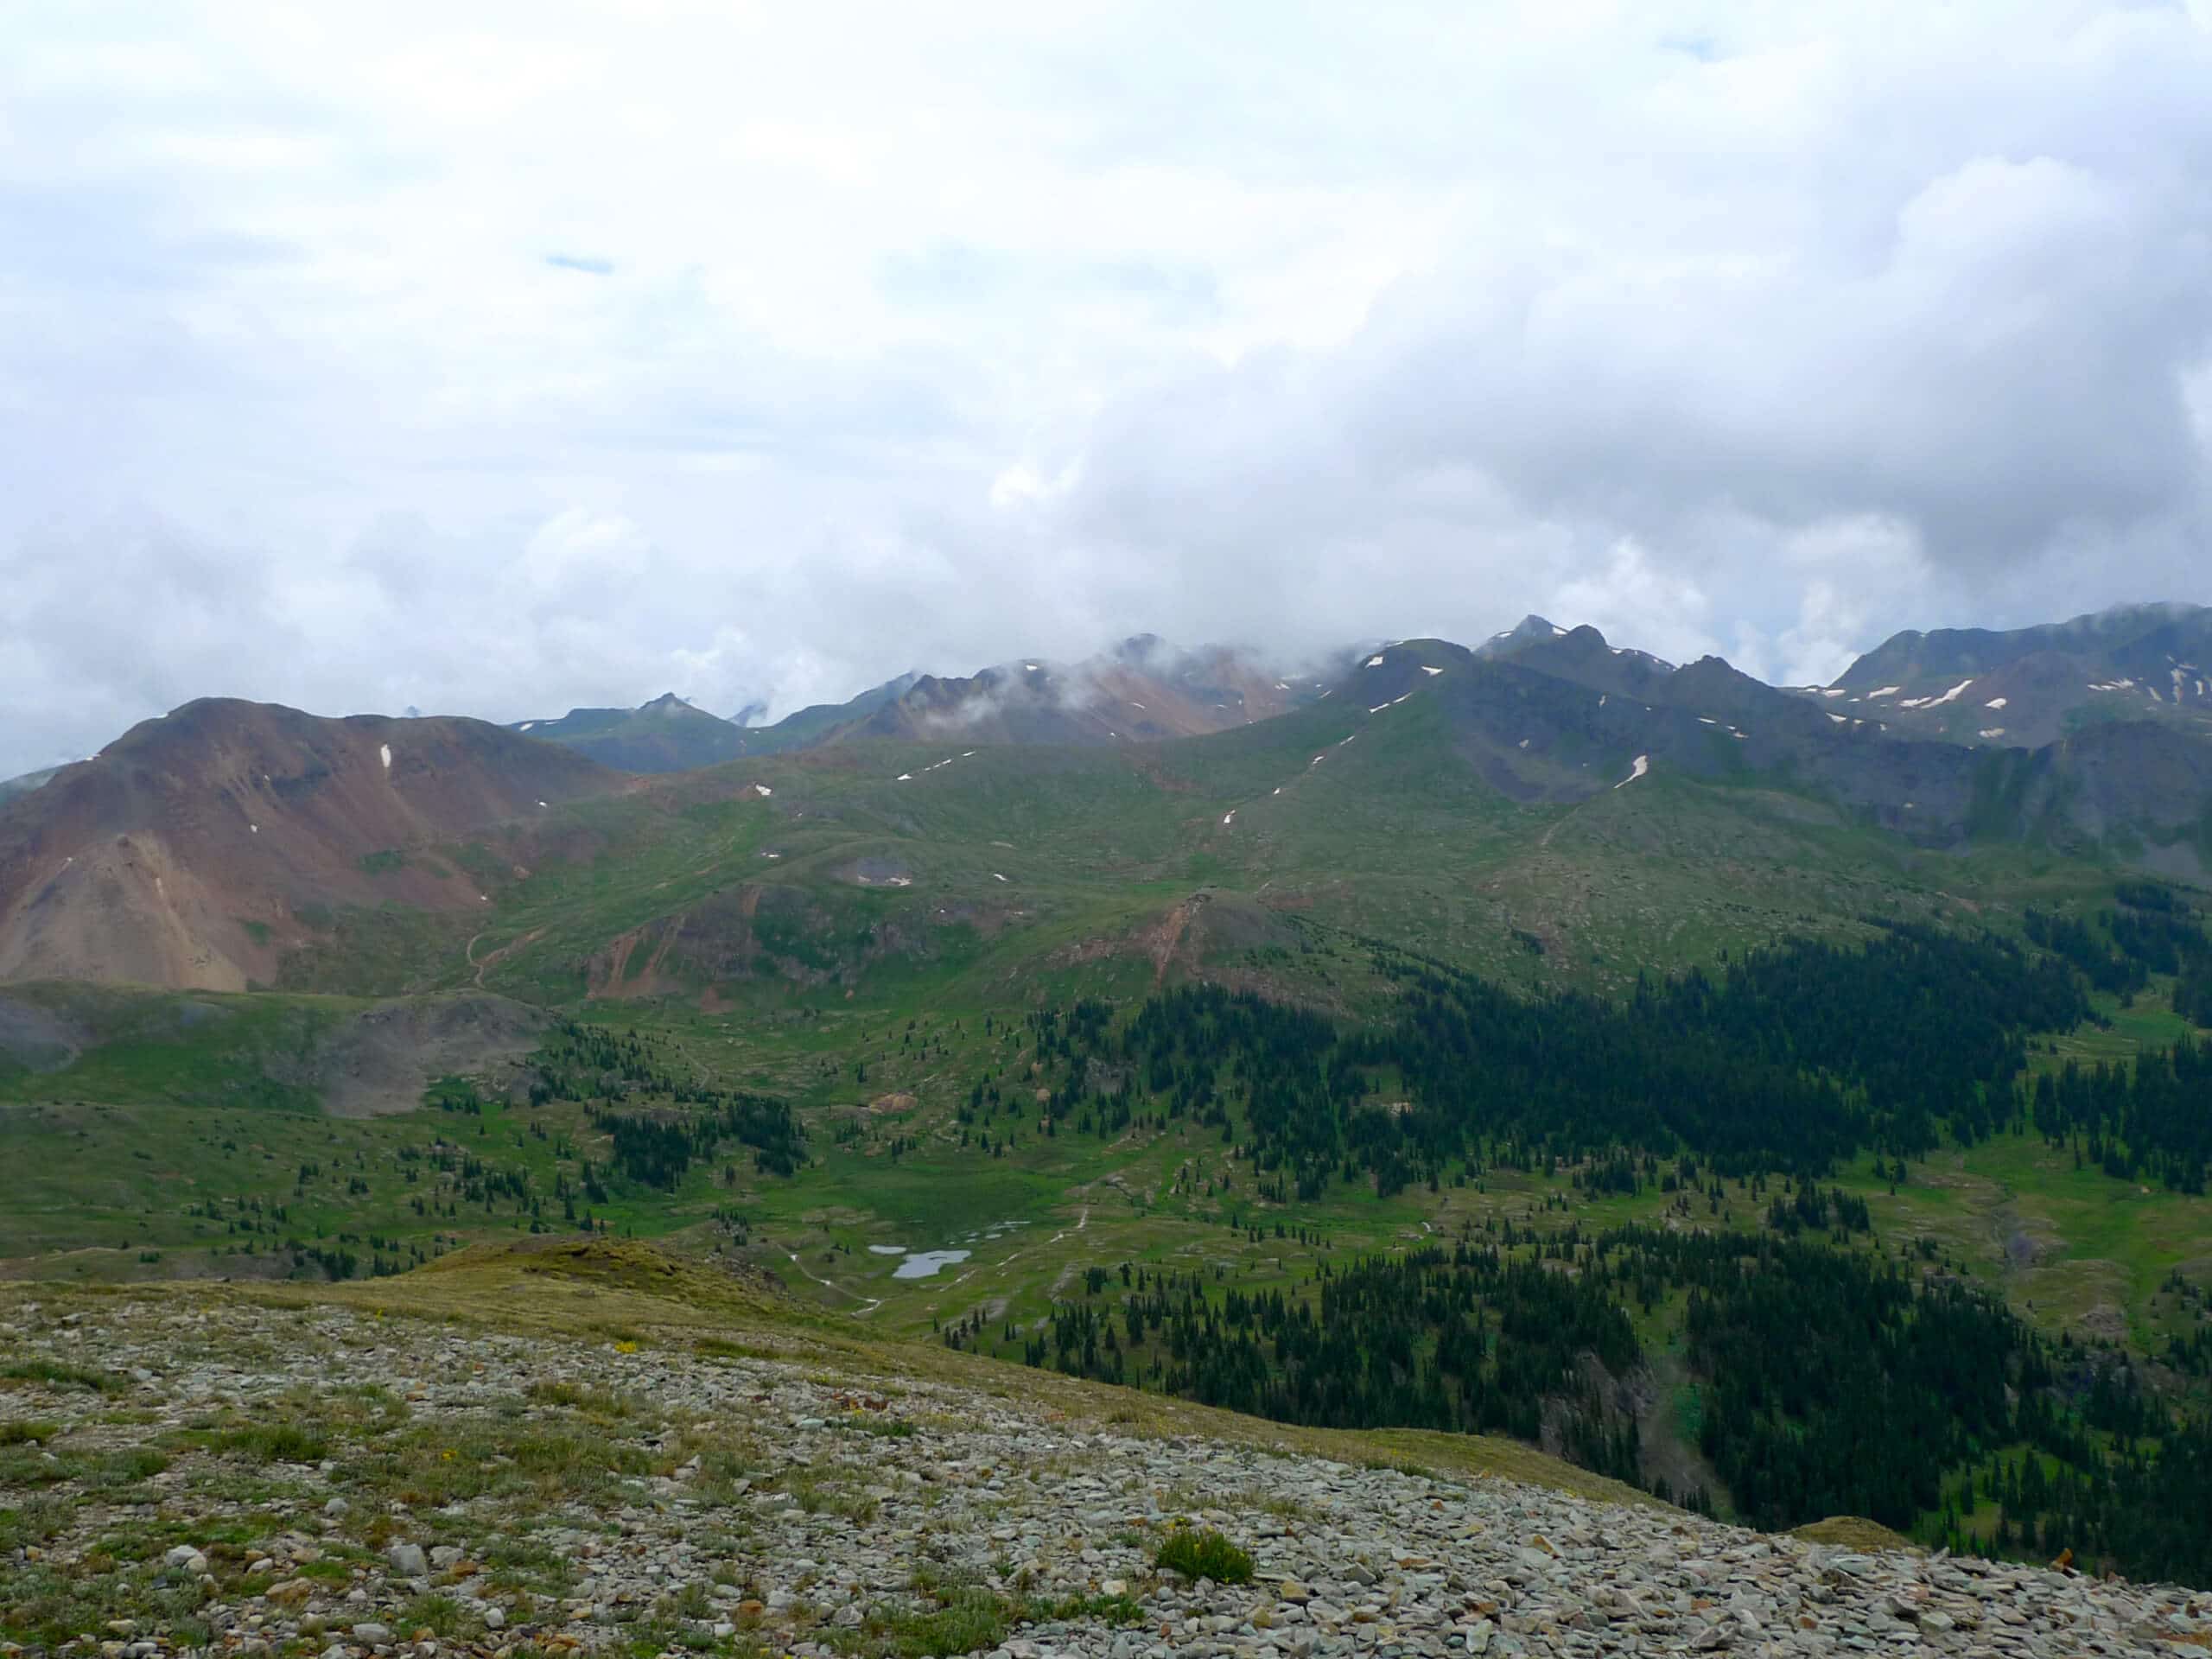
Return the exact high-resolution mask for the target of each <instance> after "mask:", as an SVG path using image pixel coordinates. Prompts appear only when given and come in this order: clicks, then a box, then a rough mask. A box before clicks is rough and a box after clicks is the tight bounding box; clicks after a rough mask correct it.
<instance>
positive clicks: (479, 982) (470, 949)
mask: <svg viewBox="0 0 2212 1659" xmlns="http://www.w3.org/2000/svg"><path fill="white" fill-rule="evenodd" d="M483 937H484V935H483V933H482V931H477V932H474V933H472V934H470V935H469V936H468V943H467V944H466V945H465V946H463V947H462V949H461V956H462V957H464V958H465V959H466V960H467V963H468V965H469V966H470V967H471V968H474V969H475V970H476V988H477V989H479V990H482V989H483V988H484V970H485V969H487V968H490V967H492V966H493V965H494V964H496V963H498V962H499V960H500V958H502V957H505V956H507V955H509V954H511V953H512V952H513V951H516V950H521V949H522V947H523V946H524V945H525V944H536V943H537V941H538V940H540V939H542V938H544V937H545V930H544V929H543V928H542V927H533V928H532V929H531V930H530V931H529V932H527V933H522V934H518V935H517V936H516V937H515V938H512V939H509V940H508V941H507V942H506V943H505V944H503V945H501V946H500V947H499V949H498V950H494V951H493V952H492V953H491V954H490V955H489V956H487V957H485V958H484V960H483V961H481V962H479V961H477V960H476V941H477V940H479V939H480V938H483Z"/></svg>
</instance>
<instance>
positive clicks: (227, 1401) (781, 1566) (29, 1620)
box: [0, 1298, 2212, 1659]
mask: <svg viewBox="0 0 2212 1659" xmlns="http://www.w3.org/2000/svg"><path fill="white" fill-rule="evenodd" d="M702 1349H704V1350H705V1351H701V1350H702ZM0 1379H3V1380H0V1510H4V1511H5V1512H6V1513H5V1514H4V1515H0V1632H5V1633H6V1634H7V1635H8V1636H9V1637H10V1638H12V1639H11V1640H10V1641H9V1642H8V1643H5V1645H4V1648H0V1651H5V1652H8V1653H11V1654H13V1653H25V1652H32V1651H37V1650H45V1651H48V1652H71V1653H76V1654H79V1655H89V1654H91V1653H92V1652H93V1651H95V1650H97V1651H98V1652H99V1654H100V1655H101V1656H103V1659H154V1656H157V1655H162V1654H166V1653H169V1652H172V1651H181V1650H187V1649H192V1650H206V1651H209V1652H215V1653H225V1654H238V1655H251V1656H259V1655H265V1654H273V1653H283V1654H301V1655H308V1654H312V1655H320V1656H321V1659H359V1656H363V1655H374V1656H410V1655H411V1656H420V1659H436V1656H442V1655H449V1654H458V1653H461V1652H468V1653H474V1654H479V1655H482V1654H493V1653H496V1654H500V1655H509V1654H522V1653H532V1652H535V1653H558V1652H563V1651H566V1650H571V1649H584V1650H586V1651H588V1652H592V1653H601V1652H605V1653H620V1654H626V1655H636V1656H639V1659H652V1656H654V1655H658V1654H670V1655H673V1654H677V1653H683V1652H686V1651H690V1652H723V1653H730V1654H780V1655H794V1656H799V1659H817V1656H818V1659H828V1656H833V1655H849V1656H860V1659H890V1656H899V1659H924V1656H930V1655H938V1654H951V1653H961V1652H970V1651H980V1652H988V1653H992V1654H995V1655H998V1656H1002V1659H1043V1656H1046V1655H1052V1654H1084V1655H1101V1656H1112V1659H1140V1656H1141V1659H1160V1656H1165V1655H1168V1654H1199V1655H1268V1654H1271V1653H1282V1654H1288V1655H1294V1656H1300V1659H1306V1656H1313V1655H1361V1656H1369V1655H1372V1656H1377V1659H1389V1656H1398V1655H1407V1656H1411V1655H1429V1656H1446V1655H1456V1654H1467V1655H1482V1654H1490V1655H1513V1654H1609V1653H1647V1652H1649V1653H1679V1652H1700V1653H1701V1652H1718V1653H1727V1654H1743V1655H1753V1654H1891V1653H1894V1654H1904V1653H1917V1652H1933V1653H1955V1654H1962V1655H2037V1656H2042V1655H2050V1656H2060V1655H2077V1654H2134V1653H2164V1654H2169V1655H2171V1654H2175V1653H2179V1652H2185V1651H2188V1650H2189V1649H2190V1647H2198V1648H2201V1647H2204V1646H2207V1645H2212V1595H2206V1594H2203V1593H2201V1592H2189V1591H2182V1590H2176V1589H2171V1588H2166V1587H2158V1586H2141V1585H2130V1584H2120V1583H2098V1582H2093V1581H2090V1580H2086V1579H2083V1578H2082V1577H2079V1576H2075V1575H2072V1574H2069V1573H2062V1572H2056V1571H2044V1570H2037V1569H2030V1568H2024V1567H2013V1566H1995V1565H1991V1564H1988V1563H1986V1562H1982V1561H1978V1560H1957V1559H1952V1560H1946V1559H1942V1558H1941V1557H1927V1556H1923V1555H1920V1554H1912V1553H1907V1552H1902V1551H1897V1552H1886V1553H1880V1554H1859V1553H1853V1552H1847V1551H1843V1550H1839V1549H1835V1548H1823V1547H1821V1546H1818V1545H1812V1544H1807V1543H1804V1542H1802V1541H1798V1540H1796V1539H1792V1538H1786V1537H1770V1536H1767V1535H1762V1534H1758V1533H1751V1532H1745V1531H1741V1530H1738V1529H1732V1528H1728V1527H1724V1526H1718V1525H1714V1524H1712V1523H1709V1522H1704V1521H1700V1520H1698V1519H1696V1518H1694V1517H1692V1516H1686V1515H1681V1514H1677V1513H1675V1512H1673V1511H1671V1510H1659V1509H1651V1508H1630V1507H1620V1506H1612V1505H1607V1504H1602V1503H1591V1502H1587V1501H1585V1500H1582V1499H1580V1498H1576V1497H1569V1496H1566V1495H1563V1494H1560V1493H1556V1492H1553V1491H1545V1490H1541V1489H1538V1488H1535V1487H1529V1486H1522V1485H1516V1484H1510V1483H1508V1482H1504V1481H1494V1480H1479V1479H1478V1480H1475V1481H1473V1482H1471V1483H1468V1484H1455V1483H1449V1482H1445V1481H1440V1480H1438V1479H1433V1478H1427V1477H1425V1476H1421V1475H1417V1474H1409V1473H1405V1472H1401V1471H1397V1470H1395V1469H1390V1468H1381V1467H1354V1466H1351V1465H1345V1464H1342V1463H1332V1462H1327V1461H1321V1460H1318V1459H1312V1458H1306V1457H1296V1456H1285V1455H1275V1454H1271V1453H1268V1452H1260V1451H1255V1450H1254V1449H1251V1448H1249V1447H1246V1446H1227V1445H1223V1444H1218V1443H1214V1442H1210V1441H1206V1440H1191V1439H1184V1440H1159V1439H1153V1438H1146V1437H1143V1436H1141V1435H1139V1434H1138V1433H1135V1432H1134V1431H1133V1430H1132V1429H1129V1428H1128V1427H1114V1426H1112V1425H1110V1424H1109V1425H1107V1426H1105V1427H1101V1426H1100V1425H1097V1424H1096V1423H1092V1422H1090V1421H1084V1420H1079V1419H1075V1418H1070V1417H1067V1416H1065V1415H1063V1414H1060V1413H1058V1412H1056V1411H1053V1410H1052V1409H1050V1408H1040V1407H1039V1406H1037V1405H1035V1404H1033V1403H1025V1402H1019V1401H1016V1400H1013V1399H1010V1398H1001V1397H999V1396H997V1395H993V1394H990V1393H988V1392H982V1391H978V1390H976V1389H963V1388H959V1387H954V1386H948V1385H945V1384H943V1383H929V1382H914V1383H906V1384H902V1385H899V1386H898V1387H896V1388H892V1387H887V1386H885V1385H881V1384H876V1385H874V1386H873V1387H865V1386H864V1387H854V1386H850V1385H849V1384H848V1383H845V1382H842V1381H840V1380H839V1379H838V1378H836V1377H835V1376H827V1375H823V1374H820V1373H818V1372H817V1371H816V1370H813V1369H811V1368H810V1367H809V1366H808V1365H806V1364H804V1363H788V1362H785V1361H780V1360H778V1359H775V1358H772V1357H766V1355H765V1353H760V1354H756V1353H748V1352H745V1351H738V1350H735V1349H728V1350H725V1349H722V1348H721V1345H720V1344H713V1343H708V1344H699V1345H698V1346H697V1347H685V1348H679V1349H667V1348H654V1347H650V1346H648V1347H644V1348H642V1349H641V1348H640V1347H639V1344H636V1343H634V1342H630V1341H614V1342H611V1343H601V1344H582V1343H563V1342H557V1341H545V1340H526V1339H524V1338H515V1337H509V1336H503V1335H487V1334H481V1333H480V1332H474V1331H469V1330H463V1329H456V1328H453V1327H448V1326H442V1325H435V1324H431V1323H429V1322H426V1321H421V1320H414V1319H404V1320H403V1319H390V1320H386V1319H379V1318H378V1317H376V1316H375V1315H373V1314H372V1313H366V1312H361V1313H355V1312H349V1311H346V1310H344V1309H334V1308H330V1307H315V1308H309V1309H303V1310H295V1309H279V1308H270V1307H262V1306H245V1305H232V1304H217V1305H214V1306H209V1305H207V1304H205V1303H201V1302H198V1301H194V1300H168V1301H165V1300H158V1299H149V1300H125V1299H122V1298H116V1299H111V1300H94V1301H91V1302H85V1303H74V1304H72V1305H71V1311H64V1310H63V1309H62V1308H61V1307H60V1306H39V1305H37V1304H36V1303H34V1302H16V1303H15V1304H13V1305H12V1306H8V1307H7V1308H6V1309H5V1311H4V1318H0ZM1131 1421H1132V1422H1134V1421H1137V1414H1135V1413H1132V1414H1131ZM1178 1525H1187V1526H1192V1527H1202V1528H1212V1529H1217V1530H1218V1531H1219V1532H1220V1533H1221V1534H1223V1535H1225V1536H1226V1537H1227V1539H1228V1540H1229V1541H1230V1542H1232V1543H1235V1544H1237V1545H1240V1546H1242V1547H1243V1549H1245V1550H1247V1551H1249V1554H1250V1556H1251V1557H1252V1559H1253V1564H1254V1568H1255V1571H1254V1573H1253V1576H1252V1578H1251V1580H1249V1582H1242V1583H1215V1582H1212V1581H1211V1580H1198V1581H1195V1582H1193V1581H1192V1580H1188V1579H1186V1578H1185V1577H1183V1576H1182V1575H1180V1574H1179V1573H1175V1572H1173V1571H1169V1570H1165V1569H1162V1568H1160V1567H1156V1566H1155V1565H1154V1557H1155V1554H1156V1553H1157V1551H1158V1550H1159V1548H1160V1543H1161V1541H1162V1540H1163V1539H1164V1538H1165V1537H1166V1536H1168V1535H1170V1533H1171V1532H1172V1530H1173V1529H1175V1528H1176V1527H1177V1526H1178Z"/></svg>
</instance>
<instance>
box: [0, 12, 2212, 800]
mask: <svg viewBox="0 0 2212 1659" xmlns="http://www.w3.org/2000/svg"><path fill="white" fill-rule="evenodd" d="M2169 598H2170V599H2183V600H2192V601H2212V0H2190V3H2189V4H2170V5H2159V4H2149V3H2140V4H2128V5H2113V6H2107V5H2098V4H2073V3H2069V4H2048V5H2047V4H2039V3H2035V0H2001V3H1980V0H1959V3H1955V4H1948V5H1942V6H1930V5H1929V4H1927V3H1925V0H1912V3H1904V4H1896V5H1891V4H1887V3H1883V0H1846V3H1839V4H1827V3H1821V0H1806V3H1796V4H1792V5H1789V6H1783V7H1776V6H1771V5H1765V4H1757V5H1751V4H1746V5H1740V6H1738V5H1728V4H1718V3H1715V4H1688V3H1679V0H1636V3H1623V4H1618V5H1616V4H1596V3H1583V0H1547V3H1545V4H1544V5H1541V6H1528V5H1517V6H1503V5H1467V4H1463V3H1442V4H1436V5H1422V4H1401V3H1392V0H1370V3H1363V4H1361V5H1357V6H1327V5H1306V4H1298V3H1293V4H1285V3H1282V0H1262V3H1252V4H1243V3H1234V0H1218V3H1209V4H1205V5H1200V6H1193V5H1191V4H1189V3H1187V0H1185V3H1178V4H1160V5H1154V4H1149V3H1143V0H1130V3H1116V4H1099V3H1090V0H1057V3H1054V4H1051V5H1037V4H1034V3H1029V4H1022V5H1014V4H998V3H975V4H965V3H948V4H944V5H931V6H897V5H892V4H887V3H886V4H868V5H861V4H849V3H837V0H823V3H820V4H815V5H808V6H793V5H790V4H787V3H762V4H757V5H755V4H748V3H744V0H715V3H709V4H697V5H694V4H688V3H682V0H623V3H620V4H619V5H604V6H601V5H592V4H571V3H560V0H530V3H527V4H516V5H503V4H499V3H493V0H471V3H467V4H461V5H455V4H453V3H451V0H443V3H439V4H435V5H423V4H416V3H411V0H386V3H381V4H378V5H376V6H296V5H277V6H267V7H264V6H257V5H245V4H236V5H233V4H211V5H198V4H192V3H188V0H163V3H161V4H157V5H145V6H133V5H124V4H104V3H99V0H64V3H55V4H50V5H47V4H39V3H17V4H15V5H11V6H10V7H8V8H6V9H5V10H0V776H5V775H8V774H10V773H12V772H19V771H24V770H29V769H31V768H34V767H37V766H46V765H50V764H53V763H54V762H55V761H57V760H65V759H73V758H76V757H78V756H80V755H83V754H86V753H91V752H92V751H94V750H96V749H97V748H98V747H100V746H101V745H102V744H104V743H105V742H106V741H109V740H111V738H113V737H114V736H115V735H117V734H118V733H120V732H121V731H123V730H124V728H127V727H128V726H130V724H132V723H133V722H135V721H138V720H140V719H143V718H145V717H148V716H149V715H155V714H158V713H161V712H162V711H164V710H166V709H170V708H172V707H175V705H177V704H179V703H181V702H185V701H187V700H188V699H190V698H192V697H195V696H210V695H228V696H249V697H255V698H264V699H270V700H275V701H279V702H289V703H293V704H295V705H297V706H300V707H304V708H308V709H312V710H315V712H318V713H323V714H343V713H353V712H363V711H378V712H387V713H397V712H399V711H400V710H402V709H405V708H407V707H410V706H414V707H418V708H420V709H423V710H424V711H425V712H431V713H465V714H473V715H481V716H484V717H486V718H490V719H498V720H518V719H524V718H532V717H539V716H544V715H555V714H558V713H561V712H563V711H564V710H565V709H568V708H569V707H571V706H575V705H595V704H622V703H636V702H643V701H645V699H647V698H649V697H652V696H657V695H658V694H660V693H661V692H664V691H667V690H675V691H677V692H678V693H680V694H682V695H684V696H690V698H692V699H693V700H694V701H696V702H699V703H700V704H701V705H702V706H703V707H706V708H709V709H714V710H715V711H716V712H719V713H724V714H728V713H731V712H733V711H734V710H736V709H740V708H742V707H745V706H747V705H748V704H753V703H763V704H765V705H766V709H767V711H768V713H769V715H771V716H773V715H780V714H782V713H785V712H788V711H789V710H790V709H793V708H796V707H798V706H801V705H804V704H805V703H808V702H816V701H822V700H826V699H834V698H842V697H843V696H849V695H850V694H851V693H853V692H855V691H856V690H860V689H861V688H862V687H864V686H866V685H868V684H870V683H874V682H877V681H880V680H882V679H886V678H888V677H891V676H892V675H893V674H896V673H898V672H899V671H904V670H906V669H908V668H917V667H918V668H922V669H925V670H931V671H957V672H965V671H972V670H973V669H975V668H976V667H977V666H980V665H982V664H987V663H994V662H1002V661H1005V660H1007V658H1012V657H1015V656H1018V655H1021V654H1025V653H1027V654H1029V655H1031V656H1035V655H1039V654H1047V655H1056V656H1060V657H1064V658H1074V657H1080V656H1083V655H1086V654H1088V653H1089V652H1091V651H1093V650H1096V648H1098V647H1099V646H1101V645H1104V644H1106V643H1108V642H1109V641H1111V640H1112V639H1116V638H1119V637H1121V636H1123V635H1126V634H1128V633H1132V632H1141V631H1150V632H1158V633H1160V634H1163V635H1166V637H1167V638H1169V639H1174V640H1177V641H1180V642H1184V643H1186V644H1196V643H1198V642H1201V641H1239V642H1248V643H1250V644H1252V645H1257V646H1260V647H1262V648H1263V649H1267V650H1271V651H1274V652H1281V653H1284V654H1286V655H1292V654H1295V653H1298V652H1308V651H1313V650H1316V649H1318V648H1321V647H1325V646H1331V645H1338V644H1342V643H1344V642H1347V641H1352V640H1358V639H1371V638H1398V637H1407V636H1420V635H1440V636H1443V637H1446V638H1452V639H1460V640H1464V641H1471V640H1474V639H1479V638H1480V637H1482V636H1484V635H1486V634H1488V633H1490V632H1494V631H1496V630H1497V629H1499V628H1502V627H1505V626H1510V624H1511V623H1512V622H1513V621H1515V620H1516V619H1517V618H1519V617H1520V616H1521V615H1522V613H1526V612H1530V611H1535V612H1541V613H1543V614H1545V615H1548V616H1550V617H1552V618H1553V619H1554V620H1557V621H1560V622H1564V623H1567V624H1573V623H1579V622H1591V623H1594V624H1596V625H1597V626H1599V627H1600V628H1602V629H1604V630H1605V632H1606V633H1607V634H1608V635H1609V636H1610V637H1611V638H1613V639H1616V641H1617V642H1624V643H1628V644H1632V645H1639V646H1643V647H1644V648H1646V649H1649V650H1651V651H1655V652H1659V653H1660V654H1662V655H1663V656H1666V657H1669V658H1674V659H1676V660H1687V659H1690V658H1695V657H1697V656H1699V655H1701V654H1704V653H1706V652H1719V653H1720V654H1722V655H1725V656H1726V657H1727V658H1729V659H1730V660H1731V661H1732V662H1734V663H1736V664H1738V666H1740V667H1743V668H1745V669H1747V670H1749V671H1751V672H1753V673H1757V674H1759V675H1761V676H1762V677H1768V678H1770V679H1774V680H1777V681H1779V682H1789V683H1801V682H1812V681H1821V680H1826V679H1827V678H1829V677H1833V676H1834V674H1835V673H1837V672H1838V671H1840V670H1841V669H1842V668H1843V666H1844V665H1845V664H1847V662H1848V661H1849V660H1850V658H1851V657H1852V656H1853V654H1855V653H1856V652H1859V651H1860V650H1863V649H1866V648H1867V647H1870V646H1872V645H1874V644H1876V643H1878V641H1879V640H1880V639H1883V638H1884V637H1885V636H1886V635H1887V634H1888V633H1890V632H1892V631H1894V630H1896V629H1898V628H1902V627H1931V626H1959V625H1978V626H2017V625H2021V624H2024V623H2028V622H2033V621H2039V620H2053V619H2056V618H2059V617H2063V616H2066V615H2069V614H2072V613H2077V612H2081V611H2084V610H2092V609H2097V608H2101V607H2105V606H2107V605H2110V604H2113V603H2118V602H2123V601H2135V600H2146V599H2169Z"/></svg>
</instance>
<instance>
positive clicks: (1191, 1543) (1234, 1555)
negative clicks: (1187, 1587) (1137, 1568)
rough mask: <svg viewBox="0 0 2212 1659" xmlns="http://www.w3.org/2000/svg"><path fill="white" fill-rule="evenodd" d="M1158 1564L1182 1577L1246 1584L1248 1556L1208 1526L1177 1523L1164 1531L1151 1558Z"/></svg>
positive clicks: (1248, 1567)
mask: <svg viewBox="0 0 2212 1659" xmlns="http://www.w3.org/2000/svg"><path fill="white" fill-rule="evenodd" d="M1154 1561H1155V1563H1156V1564H1157V1565H1158V1566H1160V1567H1162V1568H1165V1569H1169V1570H1172V1571H1173V1572H1177V1573H1181V1574H1182V1575H1183V1576H1184V1577H1185V1578H1186V1579H1211V1580H1213V1581H1214V1582H1215V1583H1216V1584H1249V1583H1250V1582H1251V1581H1252V1558H1251V1556H1249V1554H1246V1553H1245V1552H1244V1551H1243V1550H1241V1549H1239V1548H1237V1547H1236V1545H1235V1544H1232V1543H1230V1541H1229V1540H1228V1539H1226V1538H1224V1537H1223V1536H1222V1535H1220V1534H1219V1533H1218V1532H1216V1531H1215V1530H1214V1529H1212V1528H1211V1527H1204V1528H1199V1529H1192V1528H1188V1527H1178V1528H1177V1529H1175V1530H1174V1531H1173V1532H1171V1533H1169V1534H1168V1535H1167V1537H1166V1541H1163V1542H1162V1543H1161V1544H1160V1554H1158V1555H1157V1556H1155V1557H1154Z"/></svg>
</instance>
